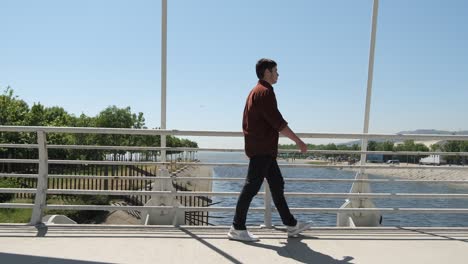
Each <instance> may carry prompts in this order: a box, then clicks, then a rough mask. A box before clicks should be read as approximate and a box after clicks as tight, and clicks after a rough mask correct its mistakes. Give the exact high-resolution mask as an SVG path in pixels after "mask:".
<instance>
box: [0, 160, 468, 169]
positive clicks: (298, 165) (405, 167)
mask: <svg viewBox="0 0 468 264" xmlns="http://www.w3.org/2000/svg"><path fill="white" fill-rule="evenodd" d="M0 163H38V160H35V159H0ZM49 164H75V165H120V166H121V165H170V164H171V163H170V162H151V161H94V160H49ZM172 164H177V165H185V166H211V167H214V166H220V167H221V166H230V167H246V166H248V163H203V162H177V163H172ZM278 165H279V166H280V167H284V168H335V169H361V168H362V169H410V170H418V169H422V170H428V169H436V170H442V169H447V170H467V169H468V166H428V165H419V166H403V165H401V166H400V165H396V166H395V165H382V166H376V165H316V164H281V163H280V164H278Z"/></svg>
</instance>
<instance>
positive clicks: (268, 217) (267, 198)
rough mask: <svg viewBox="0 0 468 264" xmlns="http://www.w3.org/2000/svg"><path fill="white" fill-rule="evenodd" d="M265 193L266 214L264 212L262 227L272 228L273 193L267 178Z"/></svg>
mask: <svg viewBox="0 0 468 264" xmlns="http://www.w3.org/2000/svg"><path fill="white" fill-rule="evenodd" d="M264 186H265V195H264V198H263V200H264V202H265V214H264V218H265V219H264V220H263V221H264V222H263V225H262V226H261V227H262V228H272V227H273V225H272V224H271V193H270V186H269V185H268V182H267V181H266V180H265V182H264Z"/></svg>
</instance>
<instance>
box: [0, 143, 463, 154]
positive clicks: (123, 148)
mask: <svg viewBox="0 0 468 264" xmlns="http://www.w3.org/2000/svg"><path fill="white" fill-rule="evenodd" d="M0 148H25V149H34V148H37V144H0ZM47 149H85V150H127V151H130V150H133V151H158V150H166V151H214V152H244V149H225V148H182V147H179V148H171V147H165V148H162V147H136V146H96V145H48V146H47ZM278 152H279V153H298V152H299V151H298V150H296V149H278ZM307 153H317V154H355V155H358V154H383V155H417V156H428V155H445V156H468V152H444V151H361V150H318V149H310V150H307Z"/></svg>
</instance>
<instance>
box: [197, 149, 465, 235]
mask: <svg viewBox="0 0 468 264" xmlns="http://www.w3.org/2000/svg"><path fill="white" fill-rule="evenodd" d="M197 155H198V156H197V158H198V159H200V160H201V161H202V162H220V163H226V162H227V163H248V159H247V158H246V157H245V155H244V154H243V153H220V152H217V153H214V152H206V153H199V154H197ZM279 163H280V164H281V163H282V162H279ZM283 163H284V162H283ZM280 166H281V165H280ZM281 170H282V173H283V177H284V178H285V179H288V178H311V179H313V178H321V179H353V178H354V174H355V173H354V172H350V171H343V170H338V169H322V168H282V169H281ZM246 173H247V167H226V166H217V167H214V168H213V177H215V178H223V177H241V178H244V177H245V175H246ZM369 178H370V179H389V177H385V176H381V175H369ZM242 185H243V182H242V181H238V182H237V181H236V182H233V181H213V191H214V192H223V191H226V192H227V191H230V192H235V191H237V192H238V191H240V190H241V188H242ZM350 188H351V183H348V182H345V183H336V182H330V183H328V182H324V183H319V182H311V183H304V182H287V181H286V185H285V191H286V192H327V193H346V192H348V191H349V189H350ZM371 189H372V191H373V192H375V193H390V192H398V193H468V185H465V186H463V185H460V186H453V185H445V184H440V183H439V184H437V183H372V184H371ZM261 191H263V187H262V189H261ZM287 200H288V204H289V207H291V208H296V207H297V208H299V207H327V208H338V207H340V206H341V205H342V204H343V203H344V199H343V198H327V199H323V198H287ZM213 202H219V203H218V204H216V205H215V206H221V207H234V206H235V205H236V202H237V197H213ZM374 203H375V204H376V206H377V207H379V208H394V207H400V208H468V202H467V199H388V198H386V199H374ZM263 206H264V204H263V197H262V196H261V195H257V197H255V198H254V200H253V201H252V204H251V207H263ZM210 217H211V218H210V220H209V221H210V223H212V224H215V225H230V224H231V222H232V217H233V213H231V212H222V213H215V212H211V213H210ZM295 217H296V218H297V219H298V220H303V221H313V222H314V224H315V226H335V225H336V214H331V213H330V214H327V213H305V214H295ZM272 221H273V224H274V225H281V224H282V223H281V219H280V218H279V215H278V214H277V213H276V212H274V213H273V217H272ZM261 223H263V213H253V212H250V213H249V215H248V218H247V225H260V224H261ZM382 225H383V226H434V227H436V226H445V227H459V226H468V214H385V215H384V216H383V222H382Z"/></svg>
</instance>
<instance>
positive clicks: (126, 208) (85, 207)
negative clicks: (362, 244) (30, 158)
mask: <svg viewBox="0 0 468 264" xmlns="http://www.w3.org/2000/svg"><path fill="white" fill-rule="evenodd" d="M0 206H1V204H0ZM46 208H47V209H57V210H63V209H68V210H98V211H103V210H105V211H117V210H124V211H134V210H135V211H146V210H149V209H162V210H167V209H174V210H175V209H176V208H177V209H178V210H181V211H205V212H233V211H234V210H235V207H185V206H180V207H173V206H108V205H55V204H50V205H47V206H46ZM272 210H274V211H276V209H275V208H272ZM290 210H291V211H292V212H303V213H308V212H309V213H313V212H316V213H319V212H322V213H353V212H356V213H358V212H382V213H437V214H439V213H456V214H467V213H468V209H458V208H437V209H434V208H290ZM249 211H252V212H264V211H265V208H263V207H253V208H250V209H249Z"/></svg>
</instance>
